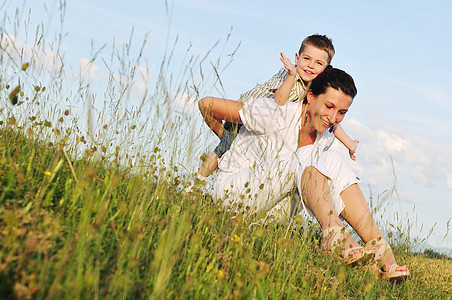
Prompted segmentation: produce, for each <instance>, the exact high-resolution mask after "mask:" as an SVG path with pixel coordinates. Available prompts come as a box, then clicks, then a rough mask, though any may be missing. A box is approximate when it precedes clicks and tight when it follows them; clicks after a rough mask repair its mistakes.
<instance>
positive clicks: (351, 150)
mask: <svg viewBox="0 0 452 300" xmlns="http://www.w3.org/2000/svg"><path fill="white" fill-rule="evenodd" d="M358 143H359V141H357V140H354V141H353V145H352V146H351V147H350V149H348V152H349V154H350V158H351V159H352V160H356V155H355V151H356V148H357V147H358Z"/></svg>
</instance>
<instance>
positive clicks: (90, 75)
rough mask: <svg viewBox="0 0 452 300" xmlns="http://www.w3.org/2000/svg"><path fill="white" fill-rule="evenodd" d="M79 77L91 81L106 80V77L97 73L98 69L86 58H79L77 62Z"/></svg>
mask: <svg viewBox="0 0 452 300" xmlns="http://www.w3.org/2000/svg"><path fill="white" fill-rule="evenodd" d="M77 64H78V67H79V76H80V77H81V78H86V79H91V80H103V79H107V78H108V75H107V74H105V73H102V72H100V71H99V67H98V66H96V65H95V64H94V63H93V62H92V61H90V60H89V59H87V58H84V57H83V58H80V59H79V60H78V61H77Z"/></svg>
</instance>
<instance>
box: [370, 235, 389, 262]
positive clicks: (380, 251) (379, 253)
mask: <svg viewBox="0 0 452 300" xmlns="http://www.w3.org/2000/svg"><path fill="white" fill-rule="evenodd" d="M378 245H380V247H378V249H377V251H375V260H378V259H381V257H382V256H383V254H384V253H385V252H386V250H389V249H391V246H390V245H389V243H388V242H387V241H386V240H385V239H384V238H382V237H378V238H376V239H373V240H370V241H368V242H367V243H366V247H371V246H378Z"/></svg>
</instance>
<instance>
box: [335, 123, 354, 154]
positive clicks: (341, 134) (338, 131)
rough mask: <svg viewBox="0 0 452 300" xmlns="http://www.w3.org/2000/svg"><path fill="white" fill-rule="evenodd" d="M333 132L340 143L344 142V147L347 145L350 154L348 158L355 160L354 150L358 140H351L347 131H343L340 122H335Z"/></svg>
mask: <svg viewBox="0 0 452 300" xmlns="http://www.w3.org/2000/svg"><path fill="white" fill-rule="evenodd" d="M333 133H334V136H335V137H336V138H337V139H338V140H339V141H341V143H342V144H344V146H345V147H347V149H348V152H349V154H350V158H351V159H352V160H356V155H355V151H356V148H357V147H358V143H359V141H357V140H352V139H351V138H350V137H349V136H348V135H347V133H345V131H344V129H343V128H342V126H341V124H337V125H335V126H334V127H333Z"/></svg>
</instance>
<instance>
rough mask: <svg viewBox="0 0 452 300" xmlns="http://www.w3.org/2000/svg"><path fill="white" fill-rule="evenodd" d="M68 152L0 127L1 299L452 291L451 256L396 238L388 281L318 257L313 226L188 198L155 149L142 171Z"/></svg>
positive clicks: (407, 295)
mask: <svg viewBox="0 0 452 300" xmlns="http://www.w3.org/2000/svg"><path fill="white" fill-rule="evenodd" d="M155 151H156V153H155V154H158V153H159V150H158V149H156V150H155ZM69 157H70V156H69V155H68V156H66V155H65V153H64V152H63V151H62V150H58V147H56V146H49V144H48V143H46V142H44V141H38V140H35V139H33V138H31V137H30V136H28V135H27V134H26V133H24V132H22V131H21V130H20V129H19V128H17V127H15V126H3V128H2V130H1V131H0V182H1V186H0V295H1V296H2V298H6V299H8V298H9V299H14V298H15V297H17V298H35V299H44V298H47V299H68V298H71V299H100V298H101V299H104V298H113V299H137V298H153V299H161V298H166V299H173V298H195V299H203V298H258V299H266V298H271V299H281V298H293V299H299V298H313V299H317V298H322V299H336V298H341V299H350V298H359V299H361V298H365V299H374V298H382V299H383V298H385V299H386V298H389V299H401V298H404V299H412V298H417V299H425V298H429V299H435V298H436V299H447V298H451V297H452V288H451V286H450V282H451V280H452V271H451V270H452V264H451V261H450V260H449V261H448V260H431V259H426V258H423V257H419V256H418V257H415V256H413V255H412V254H411V253H410V252H409V251H408V252H407V251H397V250H398V249H399V250H400V249H403V248H404V247H398V245H393V246H394V249H395V250H396V256H397V259H398V261H399V262H400V263H406V264H408V266H409V267H410V269H411V272H412V277H411V278H410V279H409V280H407V281H405V282H402V283H393V282H390V281H388V280H382V279H379V278H378V277H377V276H375V275H373V274H374V273H373V272H372V269H371V268H370V267H366V266H362V267H356V268H347V267H345V266H344V265H343V264H342V263H341V261H340V260H339V259H337V258H335V257H332V256H330V255H325V254H324V253H323V252H322V251H321V250H320V249H319V241H318V238H317V236H318V235H317V226H316V225H315V224H310V225H306V224H305V225H304V228H305V230H302V229H294V226H276V225H269V226H267V227H260V226H258V225H255V226H249V225H248V224H247V223H246V222H244V221H243V220H241V218H240V217H238V218H232V216H231V215H230V214H228V213H227V212H225V211H223V210H221V209H220V208H219V207H218V206H215V205H214V204H213V203H212V202H211V200H210V198H209V196H208V195H206V194H203V193H194V194H186V193H184V192H183V191H181V189H180V188H179V187H181V186H182V185H183V182H184V180H185V179H184V178H180V177H178V176H177V172H176V169H177V168H176V167H175V166H171V165H166V167H164V166H163V164H162V163H161V162H159V161H158V160H157V157H158V155H156V156H151V157H152V158H151V157H150V158H149V160H148V161H147V163H148V165H149V168H148V169H146V170H143V171H142V173H132V172H130V170H129V169H128V168H124V167H119V166H112V165H110V166H109V167H107V166H106V165H105V164H104V163H102V162H100V161H97V160H94V159H78V160H75V159H71V161H69V160H68V158H69ZM72 170H73V171H72Z"/></svg>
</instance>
